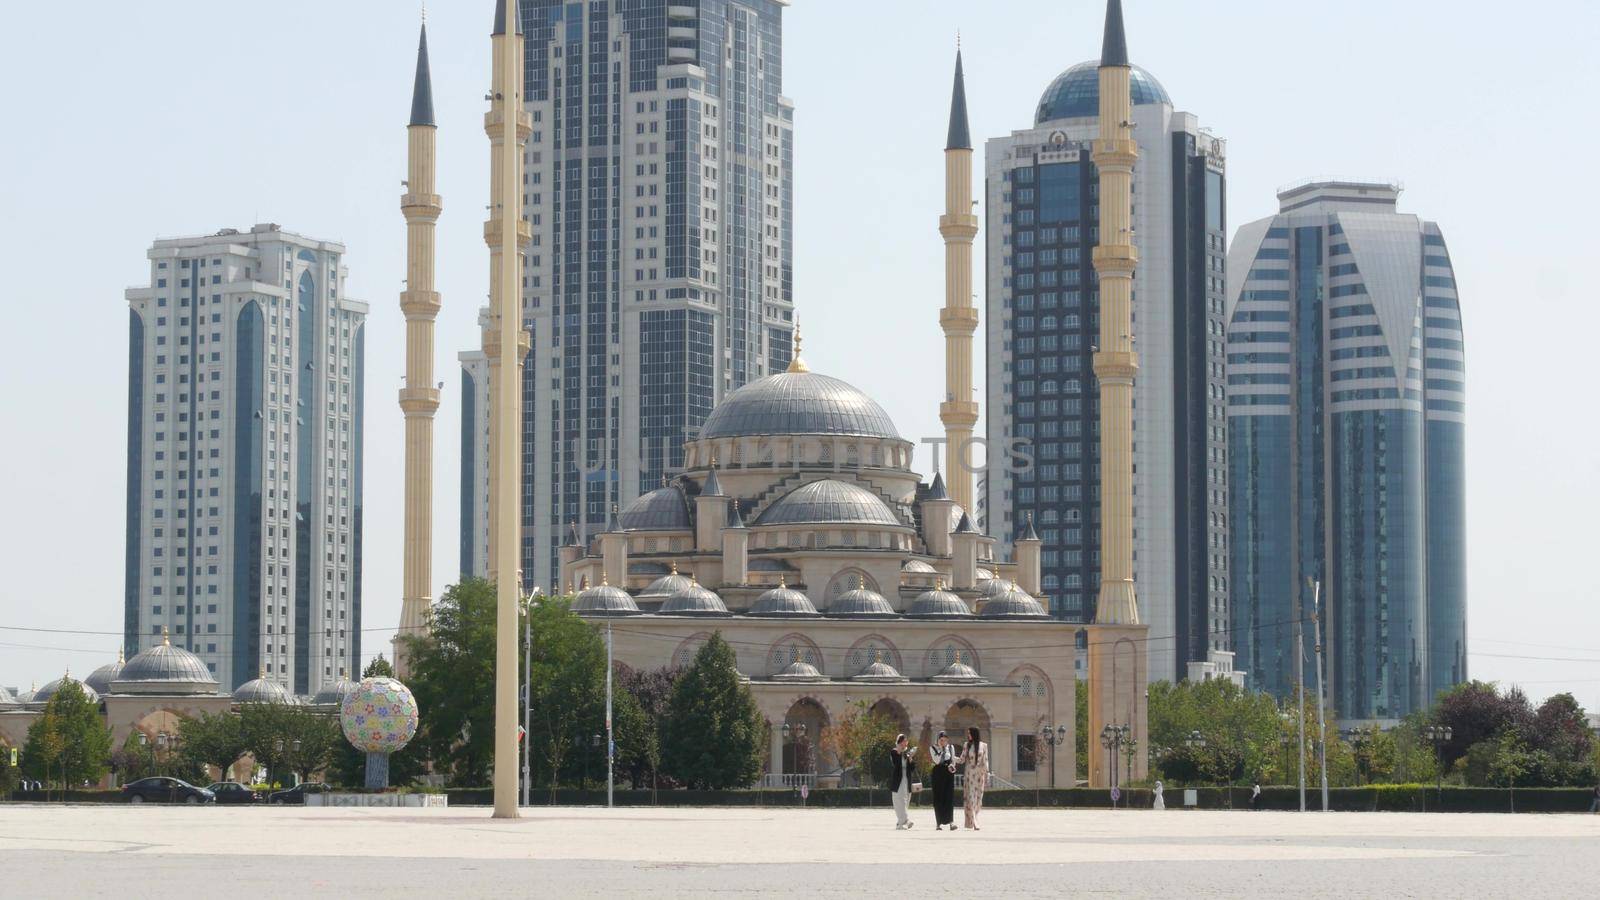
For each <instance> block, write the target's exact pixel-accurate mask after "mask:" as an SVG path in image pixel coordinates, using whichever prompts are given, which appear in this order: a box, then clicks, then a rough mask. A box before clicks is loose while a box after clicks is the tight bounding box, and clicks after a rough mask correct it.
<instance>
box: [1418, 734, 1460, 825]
mask: <svg viewBox="0 0 1600 900" xmlns="http://www.w3.org/2000/svg"><path fill="white" fill-rule="evenodd" d="M1422 736H1423V737H1425V738H1427V739H1428V743H1430V744H1432V745H1433V773H1434V776H1435V777H1436V778H1437V783H1436V784H1435V790H1436V791H1437V792H1438V795H1439V806H1440V808H1443V807H1444V745H1445V744H1448V743H1450V739H1451V738H1452V737H1454V736H1455V730H1454V729H1452V728H1451V727H1450V726H1449V725H1424V726H1423V727H1422Z"/></svg>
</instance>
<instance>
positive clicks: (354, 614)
mask: <svg viewBox="0 0 1600 900" xmlns="http://www.w3.org/2000/svg"><path fill="white" fill-rule="evenodd" d="M350 355H351V365H352V371H351V374H350V386H351V388H350V389H351V391H352V392H353V393H354V394H355V396H354V397H352V398H351V401H350V403H351V414H350V419H351V422H350V427H351V430H352V431H353V432H354V434H352V435H350V465H351V468H353V469H354V471H353V472H351V473H350V481H351V485H352V487H353V488H354V495H353V496H352V498H351V502H352V504H353V505H354V508H353V509H352V510H351V516H350V552H351V554H352V555H351V557H350V628H349V629H348V632H349V641H350V644H349V647H350V650H349V655H348V656H347V657H346V658H347V659H350V660H352V661H353V665H354V666H356V667H359V666H360V665H361V560H362V554H361V536H362V534H363V533H364V532H365V529H364V528H362V527H361V526H362V518H363V515H362V513H363V503H364V500H363V498H365V497H366V491H364V490H363V489H362V488H363V484H362V481H363V478H364V476H363V473H364V472H365V466H364V465H363V463H364V462H365V456H364V453H365V451H366V437H365V435H366V433H367V432H366V396H367V391H366V380H367V326H366V324H365V323H362V324H361V325H358V326H356V331H355V335H354V336H353V337H352V338H351V346H350ZM333 674H334V675H338V674H339V673H338V672H334V673H333ZM360 674H361V673H360V672H359V671H352V672H350V673H349V677H350V678H351V679H352V680H355V679H357V678H358V677H359V676H360Z"/></svg>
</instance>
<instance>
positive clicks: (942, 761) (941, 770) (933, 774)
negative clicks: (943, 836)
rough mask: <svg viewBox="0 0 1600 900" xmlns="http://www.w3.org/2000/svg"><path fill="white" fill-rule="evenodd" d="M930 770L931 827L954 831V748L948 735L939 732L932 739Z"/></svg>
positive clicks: (936, 829) (929, 752) (938, 829)
mask: <svg viewBox="0 0 1600 900" xmlns="http://www.w3.org/2000/svg"><path fill="white" fill-rule="evenodd" d="M928 756H929V757H930V759H931V766H932V769H931V770H930V771H929V773H928V778H929V780H930V781H931V782H932V783H933V820H934V822H936V823H937V824H936V825H934V826H933V828H934V830H935V831H942V830H943V829H944V827H945V826H946V825H949V826H950V830H951V831H952V832H954V831H955V830H956V814H955V805H956V802H955V801H956V747H955V745H954V744H952V743H950V737H949V735H946V734H945V733H944V732H942V731H941V732H939V736H938V737H937V738H935V739H934V742H933V749H931V750H929V751H928Z"/></svg>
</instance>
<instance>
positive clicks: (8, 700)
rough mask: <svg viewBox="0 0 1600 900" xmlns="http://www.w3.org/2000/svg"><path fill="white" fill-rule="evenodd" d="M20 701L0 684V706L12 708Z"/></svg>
mask: <svg viewBox="0 0 1600 900" xmlns="http://www.w3.org/2000/svg"><path fill="white" fill-rule="evenodd" d="M20 702H21V701H20V700H18V699H17V695H16V694H13V693H11V691H10V690H9V689H7V688H6V686H5V685H3V684H0V706H14V705H16V704H17V703H20Z"/></svg>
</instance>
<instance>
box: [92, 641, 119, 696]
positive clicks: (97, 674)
mask: <svg viewBox="0 0 1600 900" xmlns="http://www.w3.org/2000/svg"><path fill="white" fill-rule="evenodd" d="M122 666H123V661H122V651H120V650H119V651H117V661H116V662H108V663H106V664H105V665H103V666H101V667H100V668H98V669H95V670H94V671H93V672H90V673H89V677H87V678H85V679H84V680H83V684H84V686H85V687H90V688H94V691H95V693H97V694H105V693H108V692H110V690H111V682H113V681H116V680H117V676H118V675H120V674H122Z"/></svg>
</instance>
